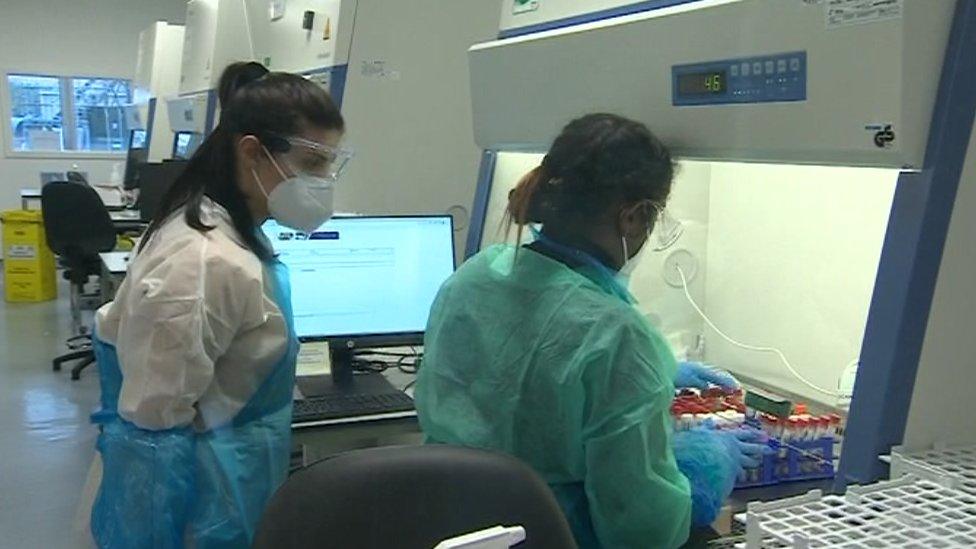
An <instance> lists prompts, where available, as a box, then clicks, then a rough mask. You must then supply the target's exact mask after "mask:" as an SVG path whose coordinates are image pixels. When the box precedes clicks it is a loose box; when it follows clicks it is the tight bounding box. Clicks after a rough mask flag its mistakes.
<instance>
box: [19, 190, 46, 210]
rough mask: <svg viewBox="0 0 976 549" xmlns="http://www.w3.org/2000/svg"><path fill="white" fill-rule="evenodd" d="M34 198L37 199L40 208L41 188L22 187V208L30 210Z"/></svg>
mask: <svg viewBox="0 0 976 549" xmlns="http://www.w3.org/2000/svg"><path fill="white" fill-rule="evenodd" d="M32 200H36V201H37V206H38V209H40V205H41V190H40V189H21V190H20V208H21V209H22V210H29V209H30V203H31V201H32Z"/></svg>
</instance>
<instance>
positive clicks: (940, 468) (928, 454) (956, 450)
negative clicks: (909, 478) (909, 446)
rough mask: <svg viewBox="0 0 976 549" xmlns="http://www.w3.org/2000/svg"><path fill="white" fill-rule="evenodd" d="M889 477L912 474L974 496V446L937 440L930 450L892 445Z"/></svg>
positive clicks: (975, 448)
mask: <svg viewBox="0 0 976 549" xmlns="http://www.w3.org/2000/svg"><path fill="white" fill-rule="evenodd" d="M886 461H888V462H889V463H890V464H891V478H900V477H902V476H904V475H915V476H917V477H922V478H928V479H932V480H935V481H937V482H940V483H941V484H943V485H945V486H950V487H952V488H956V489H958V490H962V491H963V492H966V493H967V494H969V495H971V496H976V446H956V447H953V446H948V445H945V444H937V445H936V446H935V447H934V448H932V449H931V450H921V451H908V450H906V449H905V448H904V447H902V446H895V447H894V448H892V449H891V456H890V457H889V458H888V459H887V460H886Z"/></svg>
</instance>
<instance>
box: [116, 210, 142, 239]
mask: <svg viewBox="0 0 976 549" xmlns="http://www.w3.org/2000/svg"><path fill="white" fill-rule="evenodd" d="M108 216H109V218H110V219H111V220H112V224H113V225H115V230H116V231H117V232H119V233H123V232H130V231H132V232H140V233H141V232H142V231H144V230H146V227H148V226H149V224H148V223H146V222H144V221H143V220H142V213H141V212H140V211H139V210H116V211H109V212H108Z"/></svg>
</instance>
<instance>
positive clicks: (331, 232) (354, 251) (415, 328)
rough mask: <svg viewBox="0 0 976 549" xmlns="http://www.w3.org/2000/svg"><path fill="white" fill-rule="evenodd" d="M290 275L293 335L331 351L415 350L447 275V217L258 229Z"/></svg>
mask: <svg viewBox="0 0 976 549" xmlns="http://www.w3.org/2000/svg"><path fill="white" fill-rule="evenodd" d="M263 229H264V232H265V234H266V235H267V237H268V238H269V239H270V240H271V243H272V246H273V247H274V250H275V252H276V253H277V254H278V258H279V259H280V260H281V261H282V262H283V263H284V264H285V265H287V266H288V267H289V271H290V274H291V292H292V307H293V309H294V315H295V331H296V332H297V335H298V337H299V338H300V339H302V340H304V341H323V340H324V341H329V342H330V344H331V345H330V346H331V347H332V348H333V350H336V349H340V350H341V349H350V350H351V349H361V348H369V347H385V346H398V345H419V344H421V343H423V335H424V330H425V329H426V327H427V316H428V315H429V313H430V307H431V305H432V304H433V301H434V297H435V296H436V295H437V292H438V290H440V287H441V285H442V284H443V283H444V281H445V280H447V278H448V277H449V276H451V274H452V273H453V272H454V268H455V261H454V229H453V222H452V219H451V217H450V216H447V215H433V216H384V217H339V218H334V219H332V220H330V221H328V222H327V223H325V224H324V225H322V226H321V227H320V228H319V229H318V230H316V231H314V232H312V233H310V234H307V233H303V232H301V231H295V230H292V229H288V228H286V227H283V226H281V225H279V224H278V223H276V222H274V221H268V222H267V223H265V224H264V227H263Z"/></svg>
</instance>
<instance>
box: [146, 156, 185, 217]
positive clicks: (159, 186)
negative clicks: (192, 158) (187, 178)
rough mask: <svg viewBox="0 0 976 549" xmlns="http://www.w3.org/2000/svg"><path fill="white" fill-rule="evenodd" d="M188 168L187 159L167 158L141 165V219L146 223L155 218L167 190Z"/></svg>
mask: <svg viewBox="0 0 976 549" xmlns="http://www.w3.org/2000/svg"><path fill="white" fill-rule="evenodd" d="M184 168H186V161H185V160H167V161H166V162H163V163H161V164H156V163H149V164H143V165H142V166H140V167H139V199H138V202H137V203H136V206H137V207H138V208H139V219H140V220H141V221H144V222H146V223H148V222H150V221H152V220H153V218H154V217H155V216H156V211H157V210H158V209H159V204H160V203H161V202H162V200H163V196H165V195H166V191H168V190H169V188H170V187H171V186H173V182H174V181H176V178H177V177H179V176H180V174H181V173H183V170H184Z"/></svg>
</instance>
